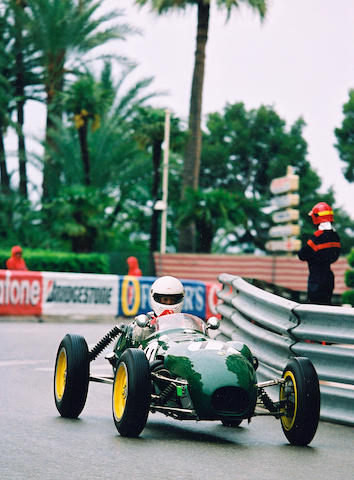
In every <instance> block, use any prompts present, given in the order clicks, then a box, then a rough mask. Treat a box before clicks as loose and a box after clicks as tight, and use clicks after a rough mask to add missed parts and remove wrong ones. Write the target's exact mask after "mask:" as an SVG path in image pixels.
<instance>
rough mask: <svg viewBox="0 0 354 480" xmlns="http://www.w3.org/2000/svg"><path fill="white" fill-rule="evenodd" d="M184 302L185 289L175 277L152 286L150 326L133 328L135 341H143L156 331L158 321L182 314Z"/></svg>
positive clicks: (163, 278) (161, 278)
mask: <svg viewBox="0 0 354 480" xmlns="http://www.w3.org/2000/svg"><path fill="white" fill-rule="evenodd" d="M183 302H184V287H183V285H182V283H181V282H180V281H179V280H178V279H177V278H175V277H171V276H169V275H166V276H164V277H160V278H158V279H157V280H155V282H154V283H153V284H152V285H151V290H150V304H151V306H152V309H153V311H152V312H148V313H147V314H146V315H147V316H148V317H149V319H150V322H149V324H150V326H147V327H139V326H138V325H137V324H136V323H135V322H134V326H133V340H134V341H139V342H140V341H142V340H144V339H145V338H146V337H148V336H149V335H151V333H153V332H154V330H155V325H156V319H157V318H158V317H160V316H162V315H168V314H170V313H181V311H182V307H183Z"/></svg>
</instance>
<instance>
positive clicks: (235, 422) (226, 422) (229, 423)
mask: <svg viewBox="0 0 354 480" xmlns="http://www.w3.org/2000/svg"><path fill="white" fill-rule="evenodd" d="M221 423H222V424H223V425H224V427H232V428H236V427H238V426H240V425H241V423H242V418H241V419H238V420H231V419H229V418H222V419H221Z"/></svg>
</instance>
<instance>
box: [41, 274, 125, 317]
mask: <svg viewBox="0 0 354 480" xmlns="http://www.w3.org/2000/svg"><path fill="white" fill-rule="evenodd" d="M42 275H43V314H44V315H58V314H59V315H70V314H82V315H95V314H97V315H100V314H101V315H117V313H118V296H119V292H118V288H119V282H118V276H117V275H94V274H87V273H85V274H81V273H51V272H42ZM58 312H60V313H58Z"/></svg>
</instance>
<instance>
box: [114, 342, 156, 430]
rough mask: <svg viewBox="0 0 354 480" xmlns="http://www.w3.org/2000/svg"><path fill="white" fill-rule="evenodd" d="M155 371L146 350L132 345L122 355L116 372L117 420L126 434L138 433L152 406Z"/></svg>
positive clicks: (115, 402)
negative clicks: (152, 382) (151, 372)
mask: <svg viewBox="0 0 354 480" xmlns="http://www.w3.org/2000/svg"><path fill="white" fill-rule="evenodd" d="M150 377H151V375H150V367H149V362H148V360H147V358H146V356H145V353H144V352H143V351H142V350H139V349H137V348H128V349H127V350H126V351H125V352H124V353H123V355H122V356H121V358H120V360H119V363H118V367H117V370H116V372H115V375H114V382H113V392H112V411H113V420H114V423H115V426H116V428H117V430H118V432H119V433H120V434H121V435H122V436H123V437H138V436H139V435H140V433H141V432H142V431H143V429H144V427H145V425H146V422H147V418H148V414H149V409H150V399H151V378H150Z"/></svg>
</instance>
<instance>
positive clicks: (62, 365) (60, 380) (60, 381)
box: [55, 348, 68, 400]
mask: <svg viewBox="0 0 354 480" xmlns="http://www.w3.org/2000/svg"><path fill="white" fill-rule="evenodd" d="M67 366H68V362H67V358H66V351H65V348H62V349H61V350H60V353H59V356H58V361H57V368H56V371H55V396H56V397H57V400H61V399H62V398H63V395H64V390H65V384H66V372H67Z"/></svg>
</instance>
